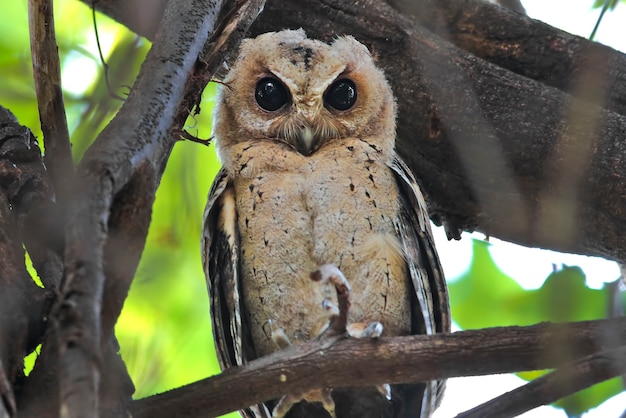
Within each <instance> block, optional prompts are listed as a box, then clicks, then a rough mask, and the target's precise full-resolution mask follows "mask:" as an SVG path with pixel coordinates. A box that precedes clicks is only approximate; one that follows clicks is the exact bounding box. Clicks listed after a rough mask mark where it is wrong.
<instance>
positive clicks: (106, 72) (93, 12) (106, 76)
mask: <svg viewBox="0 0 626 418" xmlns="http://www.w3.org/2000/svg"><path fill="white" fill-rule="evenodd" d="M96 3H98V0H95V1H94V2H93V3H92V4H91V18H92V21H93V32H94V35H95V36H96V45H97V46H98V55H99V56H100V62H101V63H102V68H103V69H104V81H105V83H106V85H107V90H108V92H109V96H110V97H112V98H114V99H117V100H121V101H124V100H125V99H124V98H123V97H122V96H120V95H118V94H117V93H115V92H114V91H113V88H112V87H111V81H110V80H109V64H107V63H106V60H105V59H104V55H102V47H101V46H100V35H99V33H98V22H97V20H96ZM125 87H128V90H130V88H131V87H130V86H125Z"/></svg>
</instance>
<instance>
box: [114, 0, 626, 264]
mask: <svg viewBox="0 0 626 418" xmlns="http://www.w3.org/2000/svg"><path fill="white" fill-rule="evenodd" d="M443 3H445V5H444V4H441V7H439V6H438V5H437V6H435V4H439V3H437V2H430V1H427V0H422V1H418V2H415V1H408V0H402V1H401V0H397V1H393V2H392V4H393V6H394V7H396V8H392V7H390V6H389V5H388V4H387V3H385V2H383V1H382V0H368V1H364V2H358V3H354V2H346V1H342V0H316V1H308V2H300V1H296V0H273V1H269V2H268V5H267V7H266V9H265V11H264V13H263V14H262V15H261V16H260V18H259V20H258V22H257V24H255V29H254V30H253V34H256V33H260V32H264V31H269V30H279V29H283V28H286V27H291V28H297V27H304V28H305V29H306V30H307V32H308V33H309V35H310V36H313V37H319V38H332V37H333V36H335V35H337V34H343V33H346V34H351V35H354V36H356V37H357V38H359V40H361V41H362V42H365V43H366V44H368V45H369V46H370V48H371V49H372V50H373V52H374V53H375V54H376V55H377V57H378V60H379V62H380V64H381V66H382V67H383V68H384V69H385V71H386V73H387V76H388V78H389V79H390V81H391V83H392V85H393V88H394V92H395V94H396V96H397V97H398V104H399V110H400V115H399V121H398V122H399V123H398V149H399V150H400V152H401V154H402V155H403V157H404V158H405V159H406V160H407V162H408V163H409V165H410V167H411V169H412V170H413V171H414V173H415V174H416V177H417V178H418V179H419V180H420V182H421V186H422V188H423V189H424V192H425V194H426V195H427V198H428V201H429V206H430V208H431V214H432V215H433V216H434V218H435V219H440V220H441V221H442V222H445V223H446V224H447V226H448V229H449V232H450V234H451V235H453V236H456V235H457V234H458V232H459V231H460V230H464V229H465V230H472V229H478V230H481V231H483V232H485V233H487V234H489V235H493V236H498V237H500V238H503V239H506V240H509V241H513V242H518V243H521V244H525V245H531V246H539V247H544V248H553V249H556V250H561V251H569V252H576V253H582V254H590V255H602V256H605V257H609V258H615V259H623V258H626V243H624V242H623V240H622V239H621V236H623V234H624V229H625V228H626V211H624V210H623V208H624V207H626V202H625V201H624V199H626V197H625V196H626V190H624V188H625V187H626V179H625V178H624V175H623V173H625V172H626V160H624V159H623V158H617V157H616V156H618V155H624V154H625V153H626V149H625V147H626V146H625V145H624V144H623V141H622V140H621V138H622V137H623V136H624V135H625V134H626V119H625V118H624V116H622V115H621V113H622V112H624V110H623V109H624V107H625V105H624V99H623V98H624V97H626V94H622V93H619V91H622V90H626V80H625V78H624V75H623V74H624V73H623V71H621V68H623V67H624V63H626V59H625V58H624V56H623V54H620V53H618V52H615V51H613V50H611V49H609V48H606V47H602V46H599V45H597V44H594V43H592V42H589V41H587V40H584V39H582V38H578V37H575V36H572V35H569V34H566V33H565V32H562V31H559V30H556V29H554V28H550V27H549V26H547V25H545V24H542V23H540V22H536V21H533V20H532V19H529V18H527V17H525V16H523V15H521V14H519V13H514V12H510V11H508V10H506V9H503V8H501V7H498V6H495V5H492V4H487V3H484V2H479V1H477V0H464V1H460V2H453V1H452V0H450V1H444V2H443ZM106 4H107V7H109V8H115V4H116V0H108V1H106ZM412 5H413V6H412ZM412 7H414V8H412ZM465 7H466V8H467V11H464V10H465V9H464V8H465ZM415 9H418V10H419V12H420V13H419V16H420V20H421V21H432V22H434V23H431V24H430V25H429V26H428V27H429V28H430V29H431V30H433V31H434V32H430V31H428V30H426V29H425V28H424V27H423V26H420V21H419V20H416V19H417V18H413V17H412V13H411V11H412V10H415ZM117 10H121V9H117ZM444 11H445V13H444ZM415 16H417V13H415ZM118 17H119V16H118ZM120 19H121V18H120ZM480 19H485V21H484V22H481V23H480V24H479V22H480ZM535 33H537V34H539V35H535ZM524 34H526V35H525V36H524ZM442 37H445V38H447V39H449V40H451V41H452V42H456V43H457V44H458V45H459V46H461V47H462V48H467V49H468V50H469V52H467V51H464V50H462V49H459V48H457V47H455V46H454V45H453V44H451V43H448V42H446V41H444V39H443V38H442ZM538 37H539V38H540V40H538ZM499 41H500V43H498V42H499ZM475 54H479V55H478V56H477V55H475ZM398 57H403V58H402V59H399V58H398ZM479 57H483V58H485V59H488V60H491V61H492V62H493V63H495V64H497V65H493V64H491V63H490V62H488V61H485V60H483V59H480V58H479ZM527 63H528V70H522V67H523V66H524V65H526V64H527ZM498 65H500V66H498ZM555 70H558V74H559V75H558V76H552V75H551V74H554V73H555ZM511 71H517V72H518V73H520V74H522V75H518V74H515V73H513V72H511ZM528 77H535V78H536V81H533V80H532V79H530V78H528ZM581 86H583V87H581ZM584 86H588V87H589V88H584ZM608 86H610V88H609V87H608ZM565 92H569V93H574V94H575V95H576V96H577V97H578V99H572V96H570V94H568V93H565ZM592 103H596V104H597V103H602V107H599V106H597V105H594V104H592ZM624 113H626V112H624Z"/></svg>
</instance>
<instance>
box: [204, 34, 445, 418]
mask: <svg viewBox="0 0 626 418" xmlns="http://www.w3.org/2000/svg"><path fill="white" fill-rule="evenodd" d="M395 128H396V103H395V100H394V96H393V94H392V91H391V88H390V86H389V84H388V82H387V80H386V79H385V76H384V74H383V72H382V71H381V70H380V69H379V68H378V67H377V66H376V65H375V63H374V60H373V58H372V56H371V54H370V52H369V51H368V49H367V48H366V47H365V46H364V45H363V44H361V43H359V42H358V41H357V40H355V39H354V38H353V37H351V36H343V37H338V38H336V39H334V40H332V41H331V42H330V43H325V42H322V41H318V40H313V39H308V38H307V36H306V34H305V33H304V31H303V30H284V31H280V32H273V33H266V34H263V35H260V36H258V37H257V38H255V39H247V40H245V41H244V42H243V43H242V45H241V50H240V54H239V57H238V59H237V60H236V62H235V63H234V64H233V65H232V67H231V69H230V71H229V73H228V75H227V76H226V77H225V79H224V80H223V82H222V83H220V87H219V93H218V96H217V102H216V105H215V117H214V138H215V144H216V147H217V152H218V155H219V158H220V160H221V163H222V165H223V167H222V170H221V171H220V173H219V174H218V176H217V178H216V179H215V182H214V183H213V186H212V188H211V191H210V194H209V199H208V203H207V208H206V211H205V226H204V236H203V261H204V268H205V273H206V277H207V283H208V288H209V293H210V300H211V316H212V319H213V333H214V339H215V344H216V347H217V352H218V356H219V360H220V364H221V366H222V368H228V367H231V366H236V365H241V364H245V363H246V362H248V361H250V360H253V359H255V358H258V357H261V356H265V355H268V354H270V353H273V352H275V351H277V350H279V349H280V344H277V342H276V338H274V336H273V334H274V333H275V332H276V330H279V331H280V334H281V336H282V340H283V341H285V340H287V341H289V344H298V343H301V342H303V341H308V340H312V339H315V338H318V337H319V338H323V337H324V336H323V333H324V330H325V329H327V327H328V322H329V309H328V306H333V304H336V302H337V301H336V298H337V296H336V292H335V288H334V286H333V285H332V284H331V283H329V282H321V283H320V282H315V281H312V280H311V279H310V275H311V272H313V271H316V270H318V269H319V268H320V267H321V266H325V265H333V266H335V267H336V268H337V269H338V271H339V272H341V273H343V275H344V276H345V278H346V279H347V281H348V282H349V284H350V286H351V303H352V304H351V308H350V310H349V316H348V322H349V324H350V326H354V327H355V328H354V329H359V325H363V324H364V325H367V324H370V323H375V322H377V323H380V324H382V330H383V331H382V336H381V337H382V338H384V337H391V336H400V335H410V334H433V333H439V332H448V331H449V328H450V319H449V306H448V297H447V292H446V285H445V281H444V277H443V272H442V269H441V266H440V264H439V260H438V257H437V253H436V250H435V247H434V244H433V238H432V235H431V231H430V226H429V222H428V216H427V213H426V208H425V204H424V201H423V198H422V195H421V193H420V190H419V188H418V186H417V184H416V182H415V181H414V179H413V176H412V174H411V173H410V172H409V170H408V169H407V167H406V166H405V164H404V163H403V162H402V161H401V160H400V158H399V156H398V155H397V153H396V151H395V148H394V146H395V135H396V130H395ZM331 310H332V309H331ZM361 329H362V327H361ZM320 334H322V335H321V336H320ZM351 334H353V333H352V332H351ZM357 336H358V335H357ZM268 384H274V383H269V382H268ZM385 386H387V390H384V389H383V387H382V386H375V385H372V386H366V387H359V388H320V390H318V391H315V390H314V391H311V392H307V393H304V394H300V397H299V398H297V399H295V401H294V399H293V398H292V399H291V400H290V402H289V405H288V407H287V408H285V407H284V405H283V407H282V408H278V407H277V404H278V403H279V402H280V400H275V401H271V402H267V403H265V404H260V405H256V406H253V407H250V408H249V409H246V410H244V411H241V413H242V414H243V415H244V416H249V417H252V416H256V417H269V416H271V415H272V414H274V416H278V417H280V416H287V417H292V418H295V417H329V416H336V417H338V418H357V417H358V418H364V417H365V418H367V417H372V418H373V417H376V418H379V417H419V416H430V415H431V414H432V412H433V411H434V409H435V408H436V406H437V405H438V403H439V399H440V397H441V393H442V391H443V382H441V381H433V382H424V383H420V382H418V383H414V384H403V385H391V387H389V386H388V385H385Z"/></svg>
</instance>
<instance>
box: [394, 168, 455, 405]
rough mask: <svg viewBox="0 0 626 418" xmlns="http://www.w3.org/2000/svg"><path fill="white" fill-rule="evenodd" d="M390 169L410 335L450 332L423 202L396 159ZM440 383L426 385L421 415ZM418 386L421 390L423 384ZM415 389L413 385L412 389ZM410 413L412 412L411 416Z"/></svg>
mask: <svg viewBox="0 0 626 418" xmlns="http://www.w3.org/2000/svg"><path fill="white" fill-rule="evenodd" d="M390 168H391V169H392V170H393V172H394V173H395V174H396V180H397V182H398V188H399V191H400V216H399V217H398V219H397V221H396V225H395V228H396V232H397V233H398V234H399V236H400V238H401V240H402V245H403V247H404V251H405V253H406V257H407V263H408V270H409V273H410V275H411V282H412V284H413V290H414V295H415V297H414V298H413V299H412V317H411V332H412V334H434V333H439V332H450V306H449V302H448V290H447V287H446V283H445V278H444V274H443V270H442V268H441V264H440V263H439V257H438V256H437V250H436V249H435V244H434V240H433V235H432V231H431V230H430V223H429V219H428V213H427V211H426V203H425V202H424V198H423V196H422V193H421V192H420V189H419V187H418V185H417V183H416V181H415V178H414V177H413V174H411V171H410V170H409V168H408V167H407V166H406V164H404V162H402V161H401V160H400V159H399V158H398V157H396V158H395V159H394V161H393V162H392V164H391V166H390ZM444 384H445V381H436V382H434V381H433V382H428V383H427V384H426V385H427V388H426V390H424V395H423V401H422V402H421V409H422V414H421V416H430V415H431V414H432V412H433V411H434V410H435V408H436V407H437V406H438V405H439V402H440V400H441V397H442V395H443V389H444ZM420 386H422V390H423V389H424V388H423V385H420ZM405 388H406V390H410V389H411V388H409V387H405ZM416 389H417V385H414V389H413V390H416ZM416 395H419V394H418V393H416ZM407 398H410V396H408V397H407ZM413 411H414V410H413ZM407 414H408V415H407V416H412V415H411V412H410V411H407ZM414 414H415V412H413V416H414ZM400 416H403V415H400Z"/></svg>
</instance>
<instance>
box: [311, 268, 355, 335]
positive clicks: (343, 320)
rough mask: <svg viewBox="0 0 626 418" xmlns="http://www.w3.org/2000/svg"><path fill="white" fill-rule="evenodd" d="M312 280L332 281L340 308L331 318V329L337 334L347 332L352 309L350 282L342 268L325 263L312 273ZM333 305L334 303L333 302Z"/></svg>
mask: <svg viewBox="0 0 626 418" xmlns="http://www.w3.org/2000/svg"><path fill="white" fill-rule="evenodd" d="M311 280H314V281H316V282H322V283H327V282H330V283H332V284H333V285H334V286H335V290H336V291H337V305H338V307H337V308H336V309H338V310H339V312H338V313H337V314H333V315H332V316H331V318H330V325H329V329H331V330H332V331H333V332H335V333H337V334H345V333H346V332H347V329H346V326H347V324H348V311H349V310H350V292H351V289H350V283H348V279H346V277H345V276H344V275H343V273H342V272H341V270H339V269H338V268H337V267H336V266H334V265H332V264H324V265H323V266H321V267H320V268H319V269H318V270H316V271H314V272H313V273H311ZM331 305H332V304H331Z"/></svg>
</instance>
